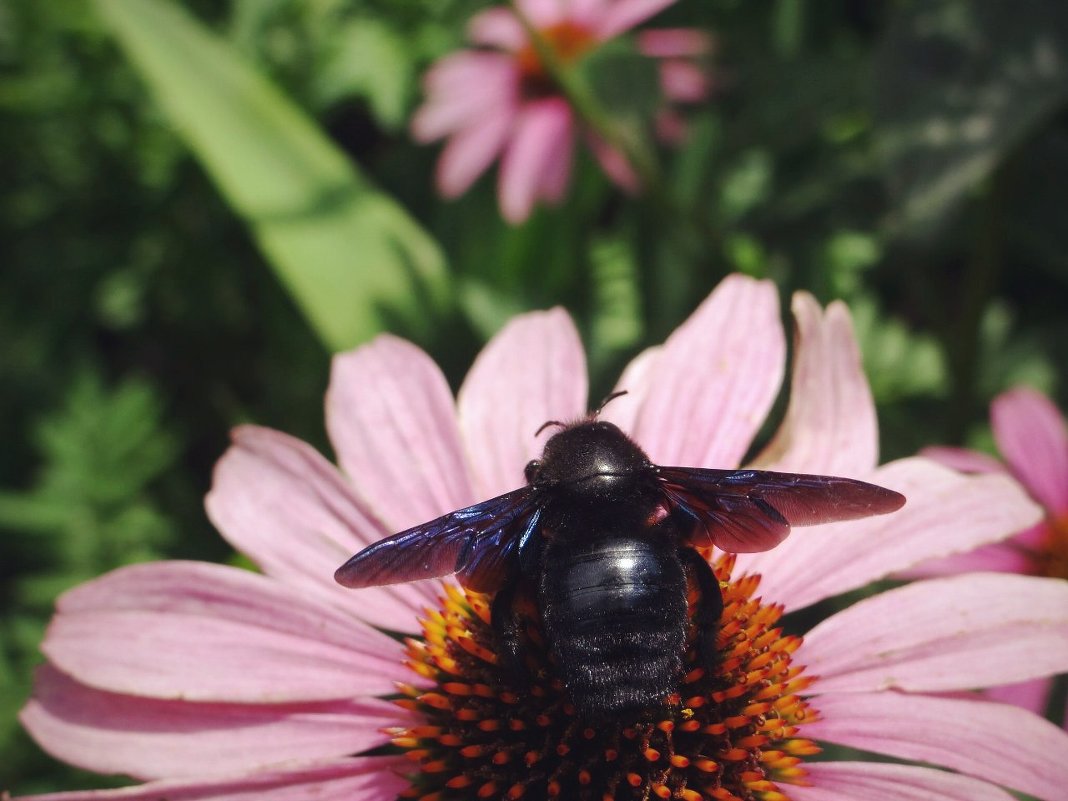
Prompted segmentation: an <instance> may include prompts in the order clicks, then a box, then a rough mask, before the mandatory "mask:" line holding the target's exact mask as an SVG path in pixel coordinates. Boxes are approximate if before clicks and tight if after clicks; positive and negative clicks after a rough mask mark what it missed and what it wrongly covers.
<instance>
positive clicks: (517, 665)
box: [490, 580, 530, 686]
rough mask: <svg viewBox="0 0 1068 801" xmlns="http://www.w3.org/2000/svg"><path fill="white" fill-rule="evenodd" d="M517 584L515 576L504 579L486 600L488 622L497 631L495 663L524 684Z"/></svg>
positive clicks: (526, 671) (525, 672) (518, 683)
mask: <svg viewBox="0 0 1068 801" xmlns="http://www.w3.org/2000/svg"><path fill="white" fill-rule="evenodd" d="M521 584H522V582H520V581H517V580H513V581H508V582H506V583H505V585H504V586H503V587H501V589H499V590H498V591H497V594H496V595H495V596H493V602H492V603H491V604H490V626H491V627H492V628H493V632H494V634H496V635H497V655H498V657H499V660H500V661H499V664H500V666H501V667H502V668H503V669H504V671H505V672H506V673H508V674H510V675H511V676H512V678H513V680H514V681H515V682H516V684H517V686H525V685H526V684H527V683H529V682H528V680H529V678H530V673H529V671H528V670H527V666H526V660H525V659H524V649H523V620H522V618H521V617H520V615H519V613H518V612H517V610H516V600H517V597H516V596H517V595H518V594H519V588H520V585H521Z"/></svg>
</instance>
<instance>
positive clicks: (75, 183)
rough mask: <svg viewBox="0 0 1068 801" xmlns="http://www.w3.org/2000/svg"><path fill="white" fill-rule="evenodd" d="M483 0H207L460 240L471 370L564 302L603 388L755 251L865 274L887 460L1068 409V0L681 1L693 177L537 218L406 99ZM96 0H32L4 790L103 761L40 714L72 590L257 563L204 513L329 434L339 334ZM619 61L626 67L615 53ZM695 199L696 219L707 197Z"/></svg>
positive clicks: (2, 632) (28, 9)
mask: <svg viewBox="0 0 1068 801" xmlns="http://www.w3.org/2000/svg"><path fill="white" fill-rule="evenodd" d="M483 5H484V4H482V3H477V2H474V1H473V0H445V1H444V2H442V1H441V0H402V1H401V2H386V0H324V2H317V3H304V2H298V0H232V1H231V2H208V1H207V0H203V1H202V2H197V3H190V4H189V6H190V7H191V10H192V11H193V13H194V14H195V15H197V18H198V19H199V21H200V22H201V23H202V24H204V25H205V26H207V27H208V28H209V29H211V30H212V31H214V32H215V33H216V34H218V35H219V36H220V37H222V39H224V40H225V41H227V42H228V43H229V44H230V46H232V47H233V48H234V49H236V51H238V52H240V53H241V54H243V56H244V57H245V58H246V59H248V60H249V61H250V62H251V63H252V64H253V65H254V66H255V68H256V69H257V70H258V71H260V72H262V73H263V74H264V75H266V76H268V77H269V78H270V79H271V80H272V81H273V82H275V83H276V84H277V85H279V86H280V87H282V89H283V91H284V92H285V93H286V94H287V95H288V96H289V97H290V98H291V99H292V100H293V101H294V102H295V103H296V104H297V106H298V107H299V108H300V109H302V110H303V111H304V112H305V113H306V114H307V115H309V117H311V118H312V119H314V120H316V121H318V123H319V125H320V126H321V127H322V128H323V130H325V131H326V132H327V133H328V135H329V137H330V139H331V140H332V141H333V142H334V144H336V145H337V146H338V147H339V148H340V149H341V150H342V151H344V153H346V154H347V155H348V157H349V158H351V160H352V161H353V163H355V164H357V165H359V167H360V169H361V170H362V171H363V173H364V174H365V175H366V176H367V177H368V178H369V179H370V180H372V181H373V182H374V183H375V184H376V185H377V186H378V187H379V188H381V189H383V190H384V191H385V192H386V193H388V194H389V195H391V196H392V197H394V198H395V199H396V200H397V201H398V202H399V203H400V205H401V206H402V207H404V208H406V209H407V210H408V212H410V213H411V214H412V215H413V216H414V218H415V220H416V221H418V223H420V224H421V225H422V226H423V228H425V229H426V231H428V232H429V234H430V235H431V236H432V237H433V238H435V239H436V240H437V241H438V242H439V243H440V244H441V247H442V250H443V252H444V254H445V259H446V262H447V265H448V266H447V268H446V269H447V277H448V283H449V287H450V289H449V302H448V303H446V304H445V306H444V310H443V311H442V312H441V314H440V315H438V316H436V317H435V318H434V319H433V320H432V323H431V324H430V325H429V326H427V325H424V326H417V325H412V324H409V323H406V322H405V318H403V317H401V318H398V321H397V323H396V325H394V326H392V327H393V328H394V330H396V332H397V333H399V334H401V335H405V336H409V337H412V338H415V339H416V340H417V341H419V342H420V343H421V344H423V345H424V346H425V347H427V348H428V350H429V351H430V352H431V353H432V355H434V357H435V358H437V359H438V360H439V361H440V362H441V363H442V364H443V366H444V367H445V369H446V371H447V373H448V375H449V378H450V380H451V381H452V382H453V384H454V386H455V385H457V384H458V383H459V381H460V380H461V379H462V377H463V372H464V370H465V369H466V366H467V365H468V364H469V363H470V360H471V358H472V357H473V355H474V354H475V353H476V352H477V349H478V348H479V347H480V345H481V344H482V343H483V342H484V341H485V339H486V338H487V337H488V336H489V335H490V334H491V333H492V332H493V331H494V330H496V328H498V327H499V326H500V325H501V324H502V322H503V321H504V320H505V319H506V318H507V317H508V316H510V315H511V314H513V313H516V312H519V311H522V310H525V309H531V308H540V307H545V306H548V305H552V304H564V305H565V306H566V307H567V308H568V309H569V310H570V311H571V313H572V314H573V315H574V316H575V319H576V321H577V323H578V324H579V327H580V330H581V331H582V333H583V336H584V339H585V341H586V343H587V346H588V347H589V349H590V361H591V370H592V371H593V387H594V393H593V394H594V395H596V394H597V393H598V392H601V391H603V390H605V389H606V388H608V387H609V386H610V385H611V382H612V380H613V378H614V376H615V374H616V373H617V371H618V369H619V367H620V366H621V365H622V364H623V363H624V362H625V360H626V359H627V358H628V357H629V356H631V355H632V354H634V353H635V352H636V351H637V350H638V349H640V348H641V347H643V346H645V345H647V344H649V343H652V342H656V341H659V340H660V339H662V338H663V336H664V335H665V334H666V333H667V332H669V331H670V330H671V328H672V327H673V326H675V325H676V324H677V323H678V322H679V321H681V320H682V319H683V317H684V316H685V315H686V314H687V313H688V312H689V311H690V309H691V308H692V307H693V306H694V305H696V303H697V302H698V300H699V299H700V298H701V297H703V296H704V294H705V293H707V292H708V291H709V290H710V289H711V288H712V287H713V286H714V285H715V284H716V282H717V281H718V280H719V279H720V278H721V277H722V276H723V275H725V274H726V273H727V272H730V271H734V270H740V271H743V272H746V273H750V274H752V275H758V276H766V277H770V278H773V279H774V280H775V281H776V282H777V283H778V285H779V286H780V288H781V290H782V292H783V297H784V299H786V301H787V302H788V298H789V293H790V292H791V291H792V290H795V289H802V288H803V289H807V290H809V291H811V292H813V293H815V294H816V295H817V296H818V297H819V298H820V299H821V301H824V302H827V301H829V300H831V299H833V298H844V299H845V300H847V301H848V302H849V303H850V305H851V307H852V309H853V313H854V316H855V319H856V323H857V327H858V332H859V334H860V338H861V341H862V346H863V348H864V355H865V360H866V365H867V368H868V370H869V372H870V375H871V381H872V386H873V389H874V392H875V395H876V399H877V402H878V405H879V411H880V415H881V421H882V426H883V454H884V458H887V459H889V458H894V457H897V456H902V455H905V454H909V453H912V452H914V451H915V450H916V449H917V448H919V447H922V446H923V445H925V444H934V443H969V444H972V445H978V446H980V447H989V429H988V425H987V419H986V414H987V404H988V403H989V401H990V399H991V398H992V397H993V396H994V395H995V394H996V393H998V392H999V391H1001V390H1003V389H1005V388H1007V387H1009V386H1011V385H1013V384H1014V383H1018V382H1026V383H1030V384H1032V385H1034V386H1036V387H1038V388H1040V389H1042V390H1044V391H1047V392H1049V393H1051V395H1052V396H1053V397H1054V399H1055V400H1057V401H1058V402H1059V404H1060V405H1061V407H1062V408H1064V405H1065V402H1066V401H1068V394H1066V393H1068V387H1066V386H1065V376H1066V375H1068V372H1066V369H1065V368H1066V365H1068V314H1066V311H1068V211H1066V210H1068V180H1066V179H1068V113H1066V106H1068V103H1066V100H1068V6H1066V5H1065V4H1064V3H1063V2H1059V1H1058V0H1045V1H1042V0H1034V1H1033V2H1026V3H1019V4H1014V3H1004V2H999V1H998V0H931V1H929V2H920V1H919V0H916V2H906V1H905V0H900V1H899V2H889V1H888V0H882V1H881V2H880V1H879V0H876V1H875V2H861V1H860V0H837V1H836V2H819V3H817V2H811V0H775V1H774V2H771V1H769V2H742V1H741V0H702V2H690V1H689V0H680V2H679V3H678V4H677V5H676V6H674V7H673V8H671V9H670V10H669V11H668V12H666V13H665V14H663V15H662V16H661V18H659V19H658V20H657V23H658V24H664V25H674V24H678V25H697V26H703V27H706V28H708V29H709V30H712V31H714V32H715V35H716V38H717V41H718V54H717V56H716V60H715V62H716V63H715V71H716V72H715V74H716V85H717V89H716V93H715V96H714V98H713V99H712V101H711V102H709V103H708V104H706V105H703V106H701V107H700V108H696V109H693V110H692V111H691V113H690V115H689V123H690V125H691V136H690V138H689V139H688V141H687V144H686V145H685V146H684V147H683V148H682V149H681V150H678V151H676V152H672V153H663V154H661V155H662V157H663V162H662V166H663V170H664V177H665V181H664V183H665V185H666V186H667V187H669V188H670V189H669V193H668V197H667V198H666V199H665V198H660V199H659V200H658V201H653V200H648V199H647V200H642V199H636V200H635V199H626V198H622V197H620V196H619V195H618V194H617V193H616V192H615V191H614V190H613V189H612V187H611V186H610V185H609V184H608V183H607V182H606V180H605V179H604V178H603V177H602V176H601V175H600V174H599V172H598V171H597V169H596V168H595V167H594V166H593V165H592V164H591V163H589V162H588V161H580V163H579V164H578V170H577V175H576V176H575V180H574V183H573V186H572V189H571V192H570V195H569V198H568V200H567V202H566V204H565V206H564V207H563V208H562V209H556V210H543V211H539V212H537V213H536V214H535V215H534V216H533V217H532V219H531V220H529V221H528V222H527V223H526V224H525V225H522V226H519V227H509V226H508V225H506V224H504V223H503V222H502V221H501V220H500V217H499V214H498V212H497V209H496V200H495V196H494V184H493V180H492V178H488V179H483V180H482V181H480V182H479V184H478V185H477V186H476V187H475V189H474V190H472V191H471V192H469V193H468V194H467V195H466V196H465V197H463V198H461V199H460V200H458V201H455V202H444V201H442V200H440V199H439V198H438V197H437V196H436V195H435V194H434V192H433V189H432V174H433V164H434V160H435V158H436V154H437V153H436V148H427V147H420V146H417V145H415V144H413V143H412V141H411V140H410V138H409V136H408V135H407V133H406V121H407V119H408V118H409V116H410V114H411V111H412V109H413V108H414V107H415V105H416V104H417V103H418V102H419V99H420V93H419V76H420V75H421V73H422V72H423V71H424V70H425V69H426V67H427V66H428V64H429V63H430V62H431V61H432V60H433V59H434V58H436V57H438V56H440V55H442V54H444V53H446V52H448V51H450V50H451V49H454V48H455V47H457V46H459V45H460V43H461V42H462V38H463V25H464V22H465V20H466V19H467V18H468V17H469V16H470V14H471V13H473V12H474V11H476V10H478V9H479V8H481V7H482V6H483ZM98 10H99V9H98V7H97V6H96V5H93V4H91V3H89V2H86V1H85V0H49V2H46V3H42V2H38V0H0V181H2V183H0V186H2V191H0V265H2V267H0V442H2V443H3V448H2V450H0V529H2V532H3V536H2V538H0V580H2V585H0V594H2V606H0V609H2V612H0V692H2V697H0V753H2V754H3V755H4V759H3V760H0V787H11V788H13V789H17V790H19V791H20V792H28V791H33V790H44V789H50V790H54V789H61V788H63V787H68V786H69V787H79V786H80V787H84V786H89V785H90V784H93V783H97V782H99V781H101V780H99V779H96V778H92V777H88V776H86V775H80V774H79V773H78V772H76V771H73V770H71V769H68V768H65V767H62V766H59V765H57V764H56V763H54V762H52V761H51V760H49V759H48V758H47V757H46V756H44V755H43V754H42V753H41V752H40V751H39V750H38V749H37V748H36V747H35V746H34V745H33V744H32V743H31V742H30V741H29V740H28V738H27V737H26V736H25V735H24V734H23V733H21V731H20V730H19V728H18V725H17V722H16V719H15V716H16V713H17V710H18V708H19V707H20V706H21V705H22V703H24V701H25V699H26V697H27V696H28V694H29V688H30V678H31V672H32V669H33V666H34V665H35V664H36V663H37V662H38V661H39V659H40V657H39V655H38V652H37V644H38V643H39V641H40V638H41V636H42V633H43V629H44V626H45V624H46V622H47V618H48V615H49V613H50V609H51V605H52V602H53V600H54V598H55V596H56V595H57V594H58V593H59V592H61V591H62V590H63V589H65V588H68V587H70V586H72V585H74V584H76V583H78V582H80V581H83V580H86V579H88V578H90V577H92V576H95V575H98V574H100V573H102V572H104V571H106V570H108V569H110V568H113V567H115V566H117V565H121V564H124V563H128V562H132V561H138V560H144V559H152V558H160V557H182V558H205V559H212V560H219V561H226V560H234V559H235V557H234V556H233V555H232V554H231V553H229V552H228V550H227V549H226V547H225V545H224V544H223V543H222V542H221V540H220V539H219V538H218V536H217V535H216V534H215V533H214V532H213V531H212V529H211V527H210V525H209V524H208V522H207V520H206V518H205V516H204V512H203V509H202V506H201V498H202V496H203V494H204V493H205V491H206V490H207V488H208V485H209V482H210V477H211V466H212V464H213V462H214V460H215V459H216V458H217V457H218V456H219V455H220V454H221V453H222V452H223V450H224V449H225V447H226V444H227V431H228V429H229V428H230V427H231V426H232V425H234V424H236V423H239V422H242V421H254V422H256V423H260V424H264V425H269V426H274V427H277V428H281V429H283V430H286V431H288V432H291V433H294V434H296V435H298V436H301V437H303V438H305V439H308V440H310V441H311V442H313V443H315V444H316V445H318V446H319V447H322V448H325V447H326V445H325V437H324V434H323V427H322V395H323V391H324V388H325V385H326V380H327V371H328V368H329V352H328V351H329V348H327V347H324V345H323V342H322V340H321V338H320V336H319V333H318V332H317V331H316V330H315V328H314V327H313V326H312V325H311V324H310V323H309V322H308V321H307V319H306V317H305V315H304V314H302V311H301V309H300V308H299V307H298V303H297V301H296V300H295V299H294V297H293V296H292V295H291V294H290V292H288V291H287V288H286V285H285V284H284V282H282V281H280V280H279V279H278V277H277V274H276V273H275V272H272V270H271V269H270V267H269V264H268V262H269V257H267V256H265V255H264V253H263V252H262V251H261V250H260V249H258V247H257V240H256V239H255V238H254V237H253V236H252V235H251V234H250V232H249V228H248V227H247V226H246V224H245V221H243V220H242V218H241V216H240V215H239V214H238V213H235V211H234V209H233V207H232V204H230V203H228V202H227V201H226V200H224V199H223V197H224V196H223V195H221V194H220V193H219V191H218V190H217V187H216V185H215V184H213V181H212V179H211V175H210V174H209V173H207V172H205V170H204V168H203V167H202V166H201V163H200V162H198V161H197V159H196V158H194V156H193V155H192V154H191V152H190V150H189V149H188V147H187V145H186V143H185V141H184V140H183V138H182V137H181V136H179V135H178V134H177V133H176V130H175V128H174V127H172V122H173V121H172V120H171V119H169V118H168V117H166V116H165V115H164V113H163V111H162V110H161V108H160V106H159V105H157V102H156V100H155V99H154V96H153V95H152V93H150V92H149V91H148V89H147V88H146V84H145V82H144V81H143V79H142V76H141V75H140V73H139V72H138V71H137V70H136V69H135V68H134V66H132V65H131V62H130V61H129V60H128V59H127V57H126V56H125V55H124V52H123V51H122V50H121V49H120V48H119V46H118V45H117V44H116V40H115V37H114V35H113V32H112V31H111V30H110V29H109V27H108V25H107V23H106V21H105V20H104V18H102V17H101V16H100V15H99V13H98ZM601 78H603V79H606V80H608V81H609V82H610V81H611V75H602V76H601ZM680 210H681V211H680Z"/></svg>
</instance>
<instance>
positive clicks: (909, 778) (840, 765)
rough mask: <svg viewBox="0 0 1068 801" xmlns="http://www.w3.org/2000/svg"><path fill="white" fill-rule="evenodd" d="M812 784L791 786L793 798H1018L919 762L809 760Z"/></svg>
mask: <svg viewBox="0 0 1068 801" xmlns="http://www.w3.org/2000/svg"><path fill="white" fill-rule="evenodd" d="M805 772H806V773H807V774H808V777H807V778H808V781H809V782H810V785H811V786H809V787H802V786H799V785H795V784H791V785H787V786H786V787H785V788H784V789H786V791H787V792H788V793H789V796H790V799H791V801H933V800H934V799H938V801H1014V799H1013V797H1012V796H1011V795H1009V794H1008V793H1006V792H1005V791H1004V790H1001V789H999V788H997V787H995V786H994V785H992V784H987V783H986V782H983V781H979V780H978V779H973V778H971V777H970V776H960V775H958V774H956V773H947V772H946V771H944V770H934V769H932V768H921V767H918V766H916V765H888V764H881V763H877V762H807V763H805Z"/></svg>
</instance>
